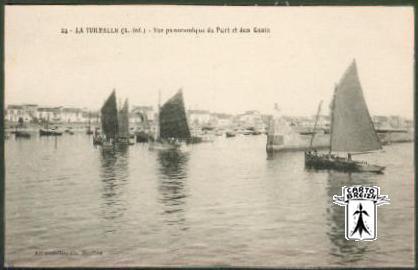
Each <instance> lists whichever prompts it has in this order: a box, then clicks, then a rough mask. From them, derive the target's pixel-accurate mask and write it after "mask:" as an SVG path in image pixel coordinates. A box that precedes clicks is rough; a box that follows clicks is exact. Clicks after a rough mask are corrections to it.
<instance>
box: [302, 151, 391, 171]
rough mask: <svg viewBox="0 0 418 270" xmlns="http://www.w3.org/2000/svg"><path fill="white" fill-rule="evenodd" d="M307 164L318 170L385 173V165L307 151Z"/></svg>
mask: <svg viewBox="0 0 418 270" xmlns="http://www.w3.org/2000/svg"><path fill="white" fill-rule="evenodd" d="M305 166H306V167H307V168H310V169H316V170H336V171H342V172H371V173H383V171H384V169H385V167H383V166H378V165H373V164H367V163H366V162H359V161H353V160H347V159H344V158H335V157H330V155H326V154H324V155H317V154H310V153H307V152H305Z"/></svg>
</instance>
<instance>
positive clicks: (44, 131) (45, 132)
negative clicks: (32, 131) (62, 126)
mask: <svg viewBox="0 0 418 270" xmlns="http://www.w3.org/2000/svg"><path fill="white" fill-rule="evenodd" d="M39 135H40V136H61V135H62V131H59V130H58V129H55V128H41V129H39Z"/></svg>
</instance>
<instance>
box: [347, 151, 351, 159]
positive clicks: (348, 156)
mask: <svg viewBox="0 0 418 270" xmlns="http://www.w3.org/2000/svg"><path fill="white" fill-rule="evenodd" d="M347 160H348V161H351V153H348V154H347Z"/></svg>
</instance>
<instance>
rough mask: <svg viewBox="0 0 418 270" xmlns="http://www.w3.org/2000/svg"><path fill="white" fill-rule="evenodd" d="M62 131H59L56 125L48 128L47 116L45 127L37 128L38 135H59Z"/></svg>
mask: <svg viewBox="0 0 418 270" xmlns="http://www.w3.org/2000/svg"><path fill="white" fill-rule="evenodd" d="M61 135H62V131H59V130H58V128H57V127H55V128H49V116H48V119H47V120H46V123H45V128H40V129H39V136H61Z"/></svg>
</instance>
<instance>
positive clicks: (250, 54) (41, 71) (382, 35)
mask: <svg viewBox="0 0 418 270" xmlns="http://www.w3.org/2000/svg"><path fill="white" fill-rule="evenodd" d="M5 14H6V15H5V73H6V77H5V103H6V105H7V104H22V103H35V104H39V105H42V106H74V107H87V108H90V109H99V108H100V107H101V106H102V104H103V102H104V100H105V99H106V98H107V96H108V95H109V94H110V92H111V91H112V89H116V94H117V97H118V99H123V98H129V103H130V105H151V106H156V105H157V103H158V92H159V91H160V92H161V101H162V102H164V101H165V100H167V99H168V98H169V97H171V96H172V95H174V94H175V93H176V91H177V90H178V89H180V88H181V89H183V93H184V98H185V105H186V108H187V109H205V110H210V111H212V112H222V113H242V112H244V111H246V110H258V111H260V112H262V113H272V111H273V107H274V103H277V104H278V106H279V107H280V109H281V111H282V113H284V114H286V115H300V116H306V115H313V114H315V113H316V110H317V106H318V103H319V102H320V100H323V101H324V104H325V105H324V106H323V113H327V110H328V106H327V105H328V104H329V102H330V99H331V96H332V93H333V89H334V85H335V83H337V82H338V81H339V80H340V79H341V76H342V75H343V73H344V71H345V70H346V69H347V68H348V66H349V65H350V63H351V62H352V61H353V59H356V62H357V67H358V72H359V77H360V82H361V84H362V88H363V92H364V96H365V99H366V102H367V104H368V107H369V111H370V113H371V114H373V115H400V116H404V117H408V118H412V117H413V110H414V107H413V93H414V81H413V78H414V73H413V72H414V70H413V68H414V43H413V40H414V17H413V16H414V15H413V9H412V7H226V6H222V7H203V6H195V7H194V6H36V7H35V6H7V7H6V10H5ZM217 26H219V27H230V28H233V27H248V28H251V29H252V28H253V27H260V28H261V27H262V28H269V29H270V32H269V33H262V34H260V33H249V34H200V35H196V34H184V33H183V34H182V33H178V34H169V35H166V34H165V33H163V34H154V33H152V31H153V28H154V27H158V28H164V29H165V28H190V27H195V28H204V29H207V28H208V27H212V28H216V27H217ZM75 27H83V28H84V29H85V28H86V27H118V28H121V27H127V28H128V29H131V28H132V27H136V28H139V27H142V28H144V29H147V30H150V31H151V32H150V33H146V34H128V35H122V34H85V33H84V34H75V33H68V34H62V33H61V29H62V28H66V29H73V30H74V29H75Z"/></svg>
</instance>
